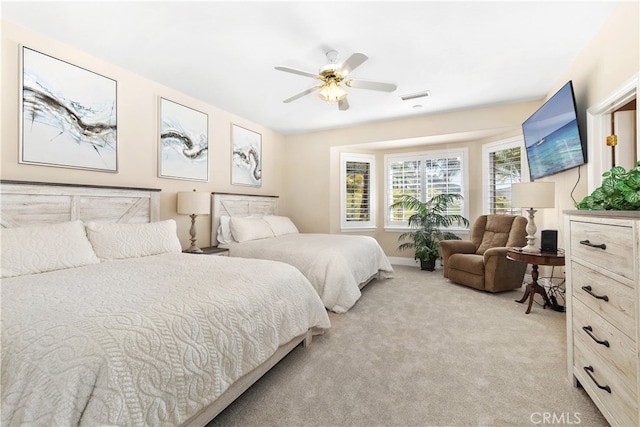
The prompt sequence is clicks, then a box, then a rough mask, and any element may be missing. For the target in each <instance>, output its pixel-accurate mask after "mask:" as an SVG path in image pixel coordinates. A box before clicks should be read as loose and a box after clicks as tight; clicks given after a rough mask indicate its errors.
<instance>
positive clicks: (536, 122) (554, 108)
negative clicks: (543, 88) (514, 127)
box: [522, 81, 587, 181]
mask: <svg viewBox="0 0 640 427" xmlns="http://www.w3.org/2000/svg"><path fill="white" fill-rule="evenodd" d="M522 132H523V134H524V142H525V146H526V150H527V162H528V163H529V174H530V176H531V180H532V181H533V180H535V179H538V178H542V177H544V176H549V175H553V174H556V173H558V172H562V171H565V170H567V169H571V168H574V167H577V166H580V165H583V164H585V163H586V162H587V158H586V150H585V146H584V143H583V141H582V138H581V136H580V129H579V128H578V117H577V113H576V102H575V96H574V93H573V84H572V82H571V81H569V82H568V83H567V84H565V85H564V86H563V87H562V88H561V89H560V90H559V91H558V92H556V94H555V95H553V96H552V97H551V98H549V100H548V101H547V102H545V103H544V104H543V105H542V106H541V107H540V108H539V109H538V111H536V112H535V113H533V115H532V116H531V117H529V118H528V119H527V120H526V121H525V122H524V123H523V124H522Z"/></svg>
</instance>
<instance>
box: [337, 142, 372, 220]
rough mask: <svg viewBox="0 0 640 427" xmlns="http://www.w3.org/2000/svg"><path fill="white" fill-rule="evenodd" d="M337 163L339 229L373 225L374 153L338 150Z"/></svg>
mask: <svg viewBox="0 0 640 427" xmlns="http://www.w3.org/2000/svg"><path fill="white" fill-rule="evenodd" d="M340 165H341V177H340V182H341V183H342V185H341V197H340V212H341V216H342V220H341V227H342V229H343V230H345V229H346V230H356V229H360V230H363V229H372V228H375V218H374V212H375V210H374V207H375V206H374V200H373V195H374V194H375V191H374V177H375V156H373V155H370V154H347V153H341V155H340Z"/></svg>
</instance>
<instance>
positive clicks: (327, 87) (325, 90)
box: [318, 79, 347, 102]
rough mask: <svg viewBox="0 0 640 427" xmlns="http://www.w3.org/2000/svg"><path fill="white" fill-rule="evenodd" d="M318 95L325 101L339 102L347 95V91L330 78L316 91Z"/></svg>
mask: <svg viewBox="0 0 640 427" xmlns="http://www.w3.org/2000/svg"><path fill="white" fill-rule="evenodd" d="M318 96H319V97H320V99H322V100H324V101H326V102H339V101H342V100H343V99H344V98H345V97H346V96H347V91H346V90H344V88H343V87H342V86H340V85H339V84H338V83H337V82H336V81H335V80H333V79H330V80H328V81H327V82H326V83H325V84H324V86H322V88H321V89H320V91H318Z"/></svg>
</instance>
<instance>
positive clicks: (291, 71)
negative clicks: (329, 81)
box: [275, 67, 320, 79]
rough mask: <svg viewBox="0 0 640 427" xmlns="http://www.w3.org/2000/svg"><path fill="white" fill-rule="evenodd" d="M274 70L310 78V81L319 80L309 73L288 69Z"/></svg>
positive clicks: (277, 68)
mask: <svg viewBox="0 0 640 427" xmlns="http://www.w3.org/2000/svg"><path fill="white" fill-rule="evenodd" d="M275 68H276V70H279V71H284V72H287V73H292V74H298V75H299V76H305V77H311V78H312V79H319V78H320V76H319V75H318V74H316V73H310V72H308V71H302V70H297V69H295V68H289V67H275Z"/></svg>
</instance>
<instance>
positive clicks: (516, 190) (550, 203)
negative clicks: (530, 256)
mask: <svg viewBox="0 0 640 427" xmlns="http://www.w3.org/2000/svg"><path fill="white" fill-rule="evenodd" d="M555 205H556V204H555V184H554V183H553V182H519V183H516V184H511V207H513V208H528V209H527V212H528V213H529V222H528V223H527V228H526V229H525V230H526V232H527V246H525V247H524V248H522V251H523V252H540V248H538V247H537V246H536V244H535V243H536V231H538V228H537V227H536V223H535V220H534V215H535V213H536V212H538V211H537V210H535V209H534V208H553V207H555Z"/></svg>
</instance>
